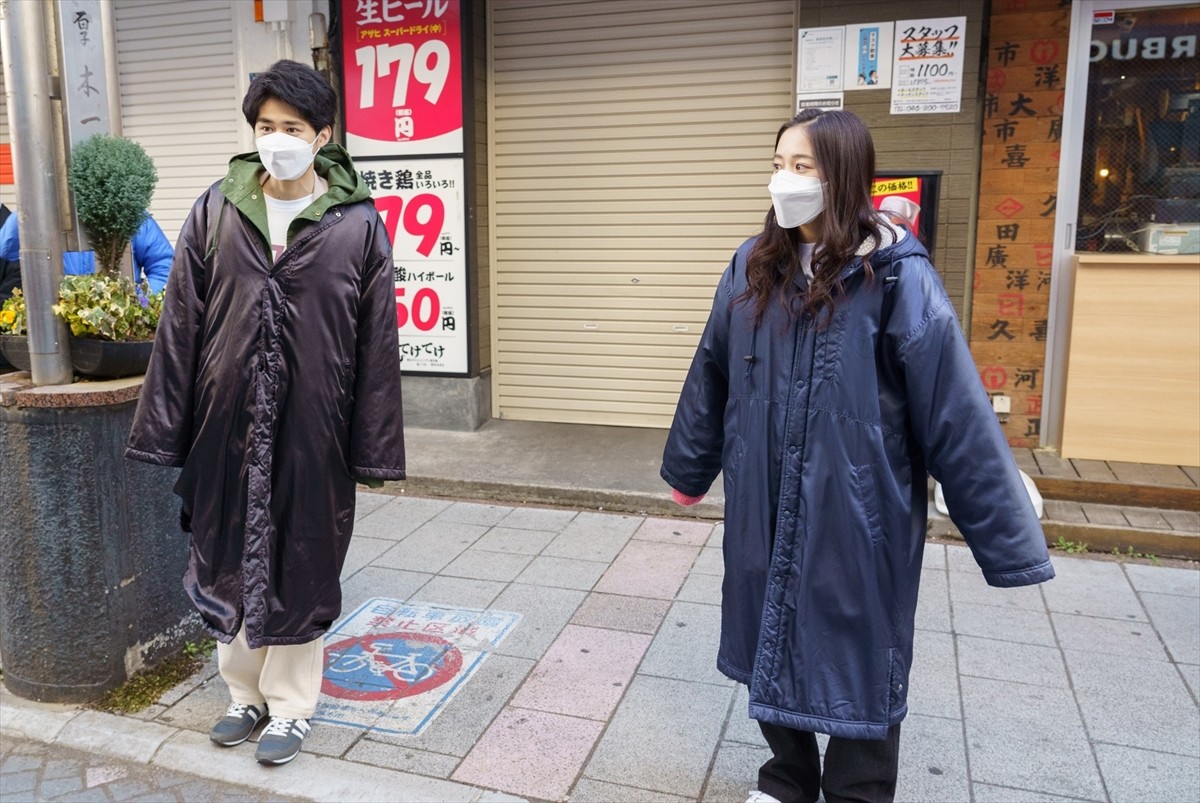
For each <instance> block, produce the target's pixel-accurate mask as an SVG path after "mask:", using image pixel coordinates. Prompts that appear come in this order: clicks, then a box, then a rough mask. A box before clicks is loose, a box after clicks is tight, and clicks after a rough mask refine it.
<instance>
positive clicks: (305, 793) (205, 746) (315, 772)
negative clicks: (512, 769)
mask: <svg viewBox="0 0 1200 803" xmlns="http://www.w3.org/2000/svg"><path fill="white" fill-rule="evenodd" d="M0 722H2V723H3V733H4V734H5V735H6V736H16V737H19V738H22V739H25V740H27V741H32V742H41V743H43V744H47V745H58V746H61V747H64V748H70V749H73V750H80V751H83V752H86V753H91V754H93V755H103V756H108V757H110V758H114V759H119V760H122V761H129V762H132V763H136V764H145V765H147V766H148V767H150V768H160V769H164V770H170V771H172V772H179V773H184V774H186V775H191V776H194V777H199V778H204V779H205V780H209V781H216V782H219V783H228V784H237V785H240V786H246V787H251V788H254V789H258V790H260V791H262V792H264V793H267V794H269V795H270V794H273V795H285V796H288V797H297V798H302V799H305V800H313V801H322V800H337V801H361V803H371V802H372V801H380V800H403V801H406V803H408V801H411V802H412V803H448V802H451V801H452V802H453V803H459V801H461V803H526V801H525V799H524V798H520V797H515V796H513V795H507V794H504V793H502V792H494V791H489V790H486V789H480V788H479V787H476V786H469V785H467V784H461V783H456V782H454V781H444V780H441V779H438V778H429V777H426V776H424V775H414V774H411V773H406V772H400V771H398V770H390V769H386V768H384V767H379V766H376V765H372V764H359V763H357V762H353V761H347V760H345V759H340V758H332V757H330V756H322V755H317V754H315V753H304V752H302V753H301V754H300V756H299V757H297V758H296V760H295V762H294V763H295V764H298V765H300V766H301V767H302V769H300V770H299V771H297V770H295V769H291V770H289V769H282V768H280V767H264V766H262V765H261V764H258V763H257V762H255V761H254V760H252V758H251V757H250V755H249V754H247V753H246V751H239V750H237V749H236V748H233V749H221V748H216V747H214V746H213V745H212V743H211V742H210V741H209V740H208V737H207V736H206V735H205V734H202V733H196V732H195V731H189V730H183V729H180V728H172V727H169V726H167V725H162V724H160V723H157V722H148V721H144V720H140V719H133V718H131V717H123V716H118V715H116V714H107V713H103V712H100V711H89V710H83V709H79V708H74V707H69V706H61V705H49V704H44V703H35V702H31V701H28V700H23V699H21V698H19V697H16V696H15V695H14V694H12V693H11V692H9V691H8V690H7V689H4V688H3V687H0ZM397 749H400V748H397Z"/></svg>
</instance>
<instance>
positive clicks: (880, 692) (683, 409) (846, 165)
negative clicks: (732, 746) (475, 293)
mask: <svg viewBox="0 0 1200 803" xmlns="http://www.w3.org/2000/svg"><path fill="white" fill-rule="evenodd" d="M774 168H775V173H774V176H773V177H772V179H771V181H770V184H769V186H768V190H769V192H770V194H771V198H772V202H773V203H772V208H771V210H770V211H769V212H768V213H767V218H766V222H765V224H764V227H763V232H762V233H761V234H760V235H758V236H757V237H752V238H751V239H749V240H747V241H746V242H745V243H743V244H742V246H741V247H740V248H739V249H738V250H737V252H736V253H735V254H734V256H733V259H732V261H731V262H730V264H729V266H728V267H727V268H726V269H725V273H724V275H722V277H721V280H720V283H719V285H718V287H717V292H716V298H715V299H714V301H713V307H712V313H711V315H710V317H709V320H708V325H707V327H706V328H705V331H704V334H703V336H702V337H701V340H700V345H699V347H698V348H697V350H696V356H695V358H694V360H693V362H692V366H691V370H690V371H689V373H688V376H687V381H686V382H685V384H684V387H683V391H682V393H681V395H680V399H679V406H678V408H677V410H676V413H675V421H674V424H673V425H672V427H671V433H670V436H669V437H668V440H667V445H666V449H665V452H664V455H663V465H662V472H661V473H662V476H663V479H665V480H666V481H667V482H668V483H669V484H670V486H671V487H672V489H674V493H675V498H676V500H677V501H679V502H680V503H682V504H692V503H695V502H697V501H699V499H700V498H701V497H702V496H703V495H704V494H705V493H706V492H707V491H708V489H709V487H710V485H711V484H712V482H713V481H714V480H715V479H716V476H717V473H718V472H724V482H725V545H724V552H725V580H724V585H723V589H722V591H723V593H722V597H723V599H722V627H721V644H720V650H719V654H718V658H717V664H718V667H719V668H720V670H721V671H722V672H723V673H725V674H726V675H728V676H729V677H731V678H733V679H734V680H736V681H739V682H741V683H745V684H747V685H748V686H749V687H750V716H751V717H752V718H753V719H756V720H758V721H759V725H760V727H761V729H762V732H763V736H764V737H765V738H766V740H767V744H768V745H770V747H771V751H772V753H773V754H774V756H773V757H772V758H771V759H770V760H769V761H767V762H766V763H765V764H764V765H763V766H762V768H761V769H760V770H759V775H758V789H757V790H756V791H754V792H753V793H752V794H751V797H750V800H751V801H763V802H764V803H766V802H769V801H784V802H785V803H792V802H793V801H815V800H816V799H817V798H818V796H819V795H820V793H821V792H822V791H824V794H825V800H826V801H829V803H835V801H846V800H856V801H888V800H892V798H893V796H894V794H895V786H896V773H897V766H898V747H899V736H900V721H901V720H902V719H904V716H905V714H906V713H907V703H906V696H907V692H908V673H909V668H910V667H911V666H912V645H913V619H914V615H915V611H916V604H917V586H918V583H919V581H920V577H921V556H922V551H923V547H924V544H925V532H926V504H927V490H926V473H927V472H928V473H930V474H932V475H933V476H934V477H936V478H937V479H939V480H940V481H941V482H942V484H943V487H944V491H945V494H946V501H947V504H948V506H949V508H950V511H951V514H952V517H953V519H954V521H955V523H956V524H957V525H958V527H959V528H960V529H961V530H962V532H963V534H964V535H965V536H966V539H967V543H968V544H969V545H970V547H971V549H972V552H973V553H974V556H975V559H976V561H977V562H978V564H979V565H980V567H981V568H982V569H983V574H984V577H985V578H986V579H987V582H988V583H990V584H991V585H994V586H1020V585H1028V584H1033V583H1040V582H1043V581H1045V580H1049V579H1050V578H1051V577H1053V576H1054V569H1053V567H1052V566H1051V565H1050V559H1049V556H1048V554H1047V550H1046V542H1045V538H1044V535H1043V533H1042V529H1041V526H1040V525H1039V523H1038V519H1037V516H1036V514H1035V513H1034V511H1033V506H1032V504H1031V503H1030V501H1029V497H1028V494H1027V492H1026V491H1025V488H1024V485H1023V483H1022V481H1021V478H1020V475H1019V473H1018V470H1017V466H1016V464H1015V462H1014V460H1013V457H1012V452H1011V450H1010V449H1009V447H1008V444H1007V443H1006V441H1005V438H1004V435H1003V433H1002V432H1001V430H1000V426H999V424H998V423H997V421H996V416H995V414H994V413H993V412H992V408H991V405H990V404H989V402H988V398H987V394H986V393H985V391H984V389H983V387H982V385H981V384H980V381H979V376H978V373H977V372H976V368H975V364H974V362H973V361H972V359H971V354H970V351H969V350H968V348H967V345H966V343H965V342H964V340H963V337H962V333H961V331H960V328H959V323H958V319H957V318H956V316H955V314H954V309H953V307H952V306H951V304H950V300H949V298H947V296H946V293H945V290H944V289H943V287H942V284H941V281H940V280H939V278H938V275H937V272H936V271H935V270H934V268H933V266H932V265H931V264H930V263H929V256H928V254H927V253H926V251H925V249H924V248H923V247H922V246H921V244H920V243H919V242H917V239H916V237H915V236H914V235H913V234H911V233H909V232H907V231H906V230H905V229H903V228H901V227H900V226H897V225H893V224H892V223H890V222H889V221H888V220H886V219H884V218H883V217H881V216H880V214H879V213H877V212H876V211H875V209H874V208H873V207H872V204H871V197H870V187H871V181H872V178H873V177H874V173H875V150H874V146H873V144H872V142H871V135H870V132H869V131H868V130H867V128H866V126H865V125H864V124H863V122H862V120H860V119H859V118H858V117H856V116H855V115H853V114H851V113H850V112H845V111H821V110H806V111H804V112H802V113H801V114H799V115H797V116H796V117H794V118H793V119H792V120H790V121H789V122H787V123H786V124H785V125H784V126H783V127H782V128H780V129H779V134H778V136H777V137H776V147H775V160H774ZM817 732H819V733H827V734H829V735H830V737H831V738H830V741H829V745H828V747H827V748H826V752H825V763H824V768H823V771H822V767H821V762H820V756H819V754H818V750H817V741H816V737H815V735H814V733H817Z"/></svg>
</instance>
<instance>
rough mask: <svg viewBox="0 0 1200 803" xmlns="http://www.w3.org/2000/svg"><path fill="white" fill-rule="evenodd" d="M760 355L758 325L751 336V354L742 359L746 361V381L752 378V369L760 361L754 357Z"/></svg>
mask: <svg viewBox="0 0 1200 803" xmlns="http://www.w3.org/2000/svg"><path fill="white" fill-rule="evenodd" d="M757 353H758V325H757V324H755V326H754V331H753V332H752V333H751V335H750V353H749V354H747V355H746V356H745V357H743V358H742V359H743V360H745V361H746V379H749V378H750V369H751V368H753V367H754V363H755V362H756V361H757V360H758V358H757V357H755V356H754V355H755V354H757Z"/></svg>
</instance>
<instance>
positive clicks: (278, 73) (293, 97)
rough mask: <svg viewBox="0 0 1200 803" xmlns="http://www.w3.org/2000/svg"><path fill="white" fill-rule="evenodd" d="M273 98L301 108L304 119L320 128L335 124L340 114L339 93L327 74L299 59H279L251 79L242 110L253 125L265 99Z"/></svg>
mask: <svg viewBox="0 0 1200 803" xmlns="http://www.w3.org/2000/svg"><path fill="white" fill-rule="evenodd" d="M272 99H273V100H278V101H281V102H283V103H286V104H287V105H289V106H291V107H292V108H294V109H295V110H296V111H298V112H300V116H301V117H303V118H304V121H305V122H306V123H308V124H309V125H311V126H312V127H313V128H314V129H316V130H317V131H320V130H321V129H322V128H324V127H325V126H332V125H333V118H334V117H335V116H336V114H337V95H336V94H335V93H334V91H333V87H331V86H330V85H329V82H328V81H326V80H325V76H323V75H321V74H320V73H319V72H317V71H316V70H314V69H313V68H312V67H306V66H305V65H303V64H301V63H299V62H297V61H289V60H287V59H284V60H283V61H277V62H275V63H274V64H272V65H271V66H270V68H269V69H268V70H267V71H266V72H263V73H259V74H258V77H257V78H255V79H254V80H253V81H251V82H250V89H248V90H247V91H246V97H245V99H244V100H243V101H242V114H243V115H245V117H246V122H247V123H249V124H250V127H251V128H253V127H254V126H255V124H257V123H258V112H259V109H261V108H262V105H263V103H265V102H266V101H268V100H272Z"/></svg>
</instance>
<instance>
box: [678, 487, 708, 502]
mask: <svg viewBox="0 0 1200 803" xmlns="http://www.w3.org/2000/svg"><path fill="white" fill-rule="evenodd" d="M671 498H672V499H674V500H675V503H676V504H679V505H683V506H684V507H689V506H691V505H694V504H696V503H697V502H699V501H700V500H701V499H703V498H704V494H700V495H699V496H688V495H687V494H685V493H681V492H679V491H677V490H675V489H674V488H672V489H671Z"/></svg>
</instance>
